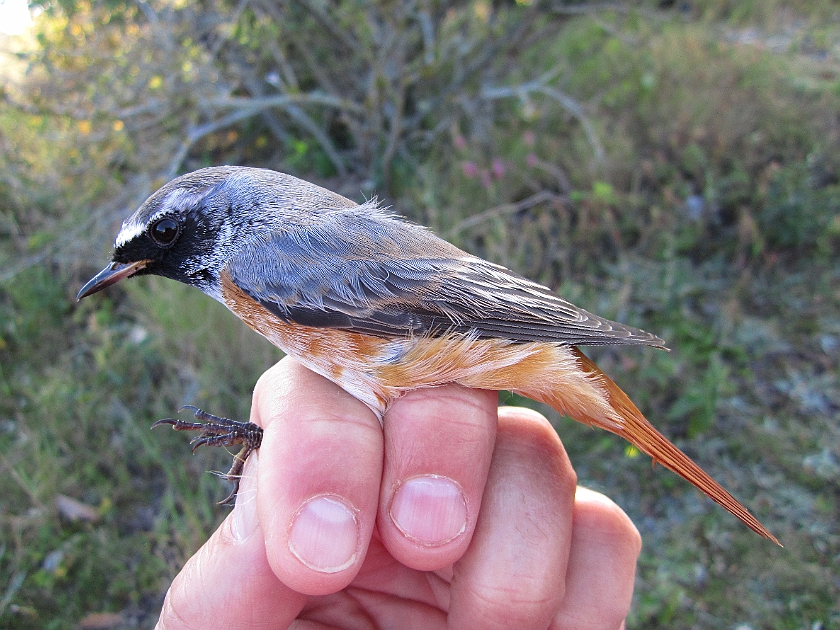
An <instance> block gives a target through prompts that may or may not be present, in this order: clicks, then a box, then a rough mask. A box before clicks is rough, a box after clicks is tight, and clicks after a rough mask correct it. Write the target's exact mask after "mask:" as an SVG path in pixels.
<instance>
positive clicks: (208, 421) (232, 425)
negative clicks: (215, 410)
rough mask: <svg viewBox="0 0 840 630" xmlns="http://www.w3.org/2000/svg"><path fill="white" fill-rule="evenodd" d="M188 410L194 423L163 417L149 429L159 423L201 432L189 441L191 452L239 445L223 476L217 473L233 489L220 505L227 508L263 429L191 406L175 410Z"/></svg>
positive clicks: (260, 441) (260, 438) (233, 497)
mask: <svg viewBox="0 0 840 630" xmlns="http://www.w3.org/2000/svg"><path fill="white" fill-rule="evenodd" d="M184 409H191V410H192V412H193V416H194V417H195V419H196V420H198V422H185V421H184V420H178V419H175V418H163V419H162V420H158V421H157V422H155V423H154V424H153V425H152V428H153V429H154V428H155V427H159V426H160V425H162V424H169V425H171V426H172V428H173V429H174V430H175V431H201V433H199V434H198V435H197V436H195V437H194V438H193V439H192V440H190V444H192V445H193V449H192V450H193V453H195V451H196V449H197V448H198V447H199V446H203V445H205V444H206V445H207V446H223V447H224V446H233V445H235V444H241V445H242V449H241V450H240V451H239V452H238V453H237V454H236V455H234V456H233V465H232V466H231V467H230V470H229V471H227V473H226V474H220V475H219V476H220V477H222V479H225V480H227V481H230V482H231V483H232V484H233V490H232V491H231V493H230V494H229V495H228V496H227V498H226V499H225V500H224V501H221V502H220V505H231V504H233V500H234V499H235V498H236V493H237V492H238V491H239V479H240V478H241V476H242V468H243V467H244V466H245V460H247V459H248V456H249V455H250V454H251V453H252V452H253V451H255V450H257V449H258V448H259V447H260V444H261V443H262V436H263V430H262V428H261V427H260V426H259V425H256V424H254V423H253V422H237V421H236V420H230V419H229V418H220V417H218V416H214V415H213V414H210V413H207V412H206V411H202V410H201V409H198V408H197V407H193V406H192V405H184V406H183V407H181V408H180V409H179V410H178V411H183V410H184Z"/></svg>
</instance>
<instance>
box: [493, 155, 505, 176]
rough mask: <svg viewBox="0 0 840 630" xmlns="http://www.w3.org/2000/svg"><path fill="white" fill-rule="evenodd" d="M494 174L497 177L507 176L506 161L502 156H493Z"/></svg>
mask: <svg viewBox="0 0 840 630" xmlns="http://www.w3.org/2000/svg"><path fill="white" fill-rule="evenodd" d="M493 175H494V176H495V177H496V179H501V178H502V177H504V176H505V162H504V160H502V158H493Z"/></svg>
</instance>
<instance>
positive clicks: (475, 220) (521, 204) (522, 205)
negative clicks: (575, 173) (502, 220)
mask: <svg viewBox="0 0 840 630" xmlns="http://www.w3.org/2000/svg"><path fill="white" fill-rule="evenodd" d="M564 200H566V197H565V196H563V195H558V194H557V193H554V192H551V191H548V190H541V191H540V192H538V193H536V194H534V195H531V196H530V197H527V198H525V199H523V200H522V201H517V202H515V203H503V204H501V205H499V206H495V207H493V208H490V209H488V210H485V211H483V212H479V213H478V214H474V215H472V216H470V217H467V218H466V219H464V220H462V221H459V222H458V223H457V224H455V226H453V227H452V228H451V229H449V230H448V231H447V232H446V233H445V234H444V237H445V238H452V237H453V236H456V235H457V234H459V233H461V232H463V231H464V230H468V229H470V228H473V227H475V226H477V225H481V224H482V223H484V222H485V221H488V220H489V219H492V218H495V217H500V216H504V215H506V214H516V213H517V212H521V211H522V210H527V209H528V208H533V207H534V206H536V205H539V204H541V203H543V202H545V201H564Z"/></svg>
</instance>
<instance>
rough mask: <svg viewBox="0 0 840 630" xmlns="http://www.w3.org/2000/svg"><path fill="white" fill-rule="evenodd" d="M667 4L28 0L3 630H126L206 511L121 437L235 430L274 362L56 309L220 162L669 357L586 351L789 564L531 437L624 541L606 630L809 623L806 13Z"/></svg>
mask: <svg viewBox="0 0 840 630" xmlns="http://www.w3.org/2000/svg"><path fill="white" fill-rule="evenodd" d="M667 4H668V3H654V2H649V3H639V4H638V5H636V8H634V9H623V8H622V7H620V6H612V7H611V8H608V9H601V10H592V9H589V8H587V7H583V8H581V7H579V6H577V5H575V6H571V7H570V6H567V5H563V4H561V3H557V4H550V3H540V2H517V3H511V2H507V3H506V2H497V3H489V2H485V1H482V0H474V1H472V2H467V3H459V4H452V5H448V4H445V3H438V2H428V3H412V2H396V3H394V2H390V3H379V2H374V3H369V2H368V3H361V2H358V3H356V2H347V3H330V2H326V3H316V2H311V1H309V0H295V1H292V0H279V1H277V2H271V1H269V0H252V1H251V2H248V3H230V2H223V1H220V0H208V1H205V2H201V3H198V4H195V3H183V2H148V3H147V2H131V3H128V2H120V1H118V0H108V1H106V2H88V1H84V2H75V1H71V0H61V1H60V2H55V3H43V6H44V8H45V12H44V14H43V15H42V16H41V18H40V19H39V21H38V24H37V37H36V39H35V41H34V42H33V43H32V44H31V46H30V47H29V49H28V51H27V52H26V53H25V54H24V53H21V54H20V55H19V58H21V59H23V60H24V61H25V62H26V63H27V64H28V67H27V71H26V73H25V74H22V75H20V76H16V77H11V78H13V79H14V80H11V79H10V80H9V81H8V84H7V85H6V86H5V88H4V89H3V92H2V96H3V100H2V102H0V469H2V471H3V475H4V477H5V478H6V479H7V484H6V487H5V489H4V493H3V494H2V496H0V625H3V626H4V627H5V626H13V627H55V628H60V627H74V626H75V625H76V624H77V623H78V621H79V620H80V619H82V618H84V617H85V615H87V614H90V613H95V612H103V611H113V612H118V613H119V614H120V616H121V619H122V620H123V622H124V623H125V624H126V625H131V624H134V625H138V626H141V627H146V626H151V625H152V623H153V620H154V618H155V616H156V614H157V610H158V608H159V606H160V602H161V600H162V596H163V593H164V592H165V589H166V585H167V583H168V580H169V579H170V578H171V577H172V575H174V573H175V572H176V571H177V570H178V568H179V567H180V566H181V564H182V563H183V561H184V559H185V558H186V557H188V556H189V555H190V554H191V553H192V552H193V551H194V550H195V549H196V547H197V546H198V545H199V544H200V543H201V541H202V540H203V539H204V538H205V537H206V535H207V533H208V532H209V531H211V529H212V528H213V527H214V524H215V523H216V521H217V520H219V518H220V517H221V516H223V513H221V512H219V511H217V510H216V509H215V507H214V501H216V500H218V499H219V498H221V497H222V496H223V493H224V489H222V488H219V484H218V481H217V480H216V479H215V477H212V476H210V475H206V474H203V473H204V471H206V470H208V469H219V468H223V467H224V466H225V463H226V462H225V455H224V454H223V453H208V452H199V454H197V455H196V456H195V457H194V458H190V457H188V456H187V455H186V454H185V452H184V451H185V445H184V440H183V439H182V437H183V436H178V435H177V434H171V433H169V432H163V433H159V434H158V433H155V434H149V432H148V431H147V427H148V425H149V424H151V422H152V421H154V420H155V419H157V418H160V417H164V416H168V415H171V414H172V413H174V411H175V410H176V409H177V408H178V407H179V406H180V405H181V404H184V403H197V404H201V405H202V406H204V407H207V408H210V409H213V410H214V411H215V410H218V411H221V412H223V413H225V414H226V415H231V416H234V417H245V416H246V415H247V408H248V402H249V391H250V388H251V387H252V386H253V383H254V382H255V380H256V378H257V376H258V374H259V373H260V372H261V371H262V370H263V369H265V367H267V366H268V365H269V364H270V363H271V361H273V360H274V359H275V358H276V354H275V353H274V351H273V349H272V348H271V347H270V346H269V345H267V344H265V343H263V342H262V340H261V339H259V338H257V337H256V336H255V335H254V334H253V333H251V332H250V331H248V330H246V329H245V328H244V327H242V326H241V325H240V324H239V322H236V321H233V318H230V317H228V314H227V313H226V312H224V309H222V308H221V307H220V306H219V305H217V304H215V303H211V302H212V301H210V300H206V299H204V296H202V295H200V294H198V293H196V292H190V291H189V290H187V289H186V288H185V287H181V286H173V283H168V282H165V281H159V280H158V281H155V280H138V281H136V282H135V283H128V284H127V286H126V287H124V288H121V287H114V288H113V290H109V292H108V293H107V294H103V296H102V297H101V298H100V296H97V299H96V300H94V301H90V302H85V303H82V304H81V305H74V304H73V303H72V299H73V294H74V292H75V289H76V288H77V286H78V284H79V281H80V280H81V279H83V278H86V277H87V276H88V275H89V274H90V273H91V272H92V271H95V270H96V269H98V268H99V267H100V266H101V264H102V263H103V262H104V260H105V256H106V252H105V249H104V247H105V245H104V244H105V243H106V242H107V240H108V239H110V238H111V237H112V236H113V233H114V231H115V228H116V226H117V225H118V221H119V219H121V218H122V216H124V215H125V213H126V212H127V211H128V210H129V209H131V208H133V207H135V206H136V205H137V204H138V203H139V202H141V201H142V199H143V198H145V196H146V195H147V194H148V193H149V192H150V191H151V190H152V189H153V188H155V187H156V186H157V185H159V184H160V183H162V182H163V181H164V180H165V179H166V178H168V177H169V176H171V175H173V174H175V173H176V172H179V171H182V170H190V169H193V168H197V167H199V166H204V165H208V164H219V163H243V164H253V165H262V166H268V167H272V168H278V169H280V170H291V171H293V172H295V173H297V174H300V175H302V176H304V177H307V178H309V179H318V180H320V181H322V182H325V183H326V184H328V185H329V186H330V187H331V188H333V189H336V190H339V191H341V192H344V193H345V194H348V195H350V196H352V197H354V198H357V199H359V198H361V196H362V195H370V194H373V193H374V192H379V193H380V194H383V195H384V196H385V197H386V200H387V201H388V202H392V203H393V204H394V205H395V206H396V209H397V210H398V211H400V212H403V213H405V214H408V215H410V216H411V217H412V218H414V219H416V220H418V221H421V222H423V223H426V224H429V225H432V226H433V227H434V228H435V229H436V230H437V231H438V232H439V233H441V234H442V235H444V236H446V237H448V238H450V239H451V240H453V241H455V242H456V243H458V244H459V245H461V246H464V247H466V248H467V249H469V250H470V251H472V252H474V253H476V254H479V255H482V256H485V257H488V258H490V259H492V260H495V261H497V262H500V263H502V264H505V265H507V266H510V267H512V268H514V269H516V270H517V271H519V272H521V273H523V274H525V275H527V276H529V277H532V278H535V279H538V280H540V281H542V282H544V283H545V284H548V285H550V286H552V287H555V288H557V289H558V290H559V291H560V292H561V293H562V294H563V295H564V296H566V297H567V298H568V299H570V300H572V301H573V302H575V303H578V304H580V305H582V306H585V307H586V308H587V309H589V310H592V311H594V312H598V313H600V314H604V315H606V316H608V317H612V318H615V319H619V320H622V321H626V322H628V323H631V324H634V325H638V326H641V327H643V328H646V329H649V330H653V331H656V332H657V333H658V334H660V335H661V336H663V338H665V339H667V341H668V343H669V345H670V346H671V347H672V348H673V349H674V350H673V352H671V353H664V352H655V351H644V352H643V351H625V352H621V353H619V352H616V351H614V350H609V349H601V350H600V351H598V352H594V353H593V354H595V355H597V359H598V362H599V364H601V365H602V367H603V368H604V369H605V370H606V371H607V372H609V373H611V374H614V375H615V376H616V379H617V380H618V381H619V383H620V384H621V385H622V386H623V387H624V388H625V389H626V390H628V391H629V392H630V393H632V395H633V398H634V399H636V400H637V401H638V402H639V404H640V406H641V407H642V408H643V409H644V410H645V411H646V413H647V414H648V416H649V417H651V419H653V420H654V421H655V423H657V424H658V425H659V426H661V427H663V430H664V431H665V433H666V434H668V435H669V436H671V437H672V438H674V439H675V441H676V442H677V443H678V444H679V445H680V446H681V447H683V448H684V449H685V450H687V451H688V452H689V454H691V455H692V456H694V457H695V458H696V459H697V460H698V461H699V462H701V463H702V464H703V465H704V467H706V468H707V469H708V470H709V472H710V473H712V474H713V476H715V477H716V478H720V479H721V480H722V481H723V482H724V485H726V486H727V487H729V488H731V489H732V490H733V492H734V493H735V494H736V496H738V497H739V498H741V499H742V500H743V501H744V502H745V503H746V504H748V505H750V506H751V507H752V508H754V510H755V511H756V512H757V513H759V514H760V515H761V516H762V520H767V521H769V522H768V525H769V526H770V528H771V530H773V532H774V533H776V534H777V535H778V536H779V537H780V538H781V539H782V541H783V542H784V543H785V544H786V545H787V547H786V549H785V550H775V549H772V550H769V551H768V548H767V546H765V545H763V544H762V542H761V541H758V540H757V539H755V537H754V536H753V535H752V534H751V533H750V532H748V531H745V530H743V529H742V528H740V527H739V525H738V524H737V523H735V522H734V519H730V518H729V517H727V516H726V515H724V514H722V512H721V511H720V510H719V509H717V508H716V507H715V506H713V505H712V504H711V503H710V502H708V501H705V500H698V499H699V496H698V495H697V494H696V493H695V492H694V491H693V490H692V489H691V488H690V487H687V484H684V483H682V482H681V481H680V480H679V479H677V478H676V477H674V476H673V475H669V474H665V473H664V472H663V471H661V470H659V469H656V470H654V471H650V466H649V464H648V460H647V458H645V457H639V456H638V453H635V452H633V451H632V450H626V448H625V444H623V443H621V442H620V441H618V440H615V439H613V438H612V436H609V435H606V434H603V433H596V432H592V431H589V430H588V429H586V428H585V427H580V426H579V425H574V424H572V423H568V422H562V421H561V420H560V419H558V418H553V420H556V421H557V422H558V428H559V430H560V432H561V435H562V436H563V438H564V441H565V443H566V446H567V449H568V450H569V452H570V454H571V455H572V458H573V461H574V462H575V465H576V468H577V470H578V473H579V476H580V478H581V480H582V481H583V482H585V483H586V484H587V485H590V486H593V487H596V488H598V489H601V490H603V491H605V492H607V493H608V494H610V495H611V496H613V497H615V498H616V500H618V501H619V503H621V504H622V506H623V507H624V508H625V509H626V510H628V512H629V513H630V514H631V516H632V517H633V519H634V521H635V522H636V523H637V524H638V526H639V528H640V530H641V532H642V534H643V538H644V539H645V544H646V547H645V551H644V553H643V556H642V560H641V565H640V571H639V578H638V587H637V596H636V604H635V606H634V611H633V614H632V618H631V623H630V627H632V626H634V625H635V626H637V627H648V628H656V627H674V626H679V627H688V626H691V627H697V628H718V627H736V626H738V624H741V625H740V627H751V628H759V627H762V628H763V627H768V628H769V627H784V628H801V627H809V628H815V627H824V628H828V627H831V626H832V625H833V624H835V625H836V624H837V623H840V609H838V608H837V604H836V602H837V601H840V587H838V584H837V582H836V575H833V573H832V570H833V567H834V564H836V558H837V555H838V553H840V531H838V528H837V522H838V516H840V503H838V497H837V493H836V492H834V489H835V488H836V487H837V486H838V483H840V472H838V471H840V465H838V461H840V451H838V450H837V444H840V427H839V426H838V424H837V410H838V408H840V387H838V380H837V376H838V370H839V369H840V366H839V365H838V359H837V356H838V354H837V349H838V347H840V293H838V292H837V288H836V287H837V286H838V280H840V267H838V265H837V262H836V260H837V254H838V247H840V218H838V216H840V215H839V214H838V207H837V203H838V202H837V199H838V192H840V191H838V181H840V180H838V167H840V165H838V164H837V157H836V156H837V155H838V154H840V153H838V146H837V145H838V126H837V121H836V111H838V105H840V103H838V99H840V90H838V89H837V77H838V76H840V71H838V65H837V64H838V59H837V58H836V56H835V55H836V53H834V52H833V51H834V50H835V49H834V48H833V46H835V45H836V41H837V38H838V36H840V30H838V28H837V25H836V17H833V16H834V11H835V9H834V8H833V6H831V3H828V2H820V1H817V0H814V1H812V2H806V1H805V0H802V1H801V2H797V3H778V2H767V3H754V2H743V3H732V2H726V1H724V0H704V1H702V2H701V1H697V2H693V3H673V5H674V8H673V9H672V10H671V11H663V10H660V9H659V8H658V7H659V6H660V5H667ZM831 20H834V21H831ZM779 42H782V44H781V45H780V44H779ZM514 402H516V403H517V404H528V401H522V400H517V399H514ZM59 495H65V496H69V497H73V498H75V499H77V500H80V501H82V502H84V503H85V504H87V505H88V506H90V507H92V508H93V510H94V512H95V514H96V516H95V518H90V519H88V520H84V519H83V520H77V521H72V520H70V519H69V518H68V517H67V516H66V513H65V512H63V511H62V510H60V509H59V507H58V506H57V503H56V498H57V497H58V496H59ZM834 574H836V570H834Z"/></svg>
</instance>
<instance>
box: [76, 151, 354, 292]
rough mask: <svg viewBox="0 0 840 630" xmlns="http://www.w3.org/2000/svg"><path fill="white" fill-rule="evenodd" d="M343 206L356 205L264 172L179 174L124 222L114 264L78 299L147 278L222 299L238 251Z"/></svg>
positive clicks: (231, 168) (225, 168)
mask: <svg viewBox="0 0 840 630" xmlns="http://www.w3.org/2000/svg"><path fill="white" fill-rule="evenodd" d="M346 205H355V204H353V203H352V202H350V201H348V200H347V199H344V198H343V197H340V196H339V195H335V194H333V193H330V192H329V191H326V190H324V189H322V188H318V187H317V186H314V185H313V184H309V183H308V182H304V181H302V180H298V179H296V178H294V177H292V176H290V175H285V174H283V173H278V172H275V171H270V170H265V169H256V168H246V167H237V166H219V167H211V168H205V169H201V170H199V171H195V172H193V173H188V174H186V175H182V176H181V177H178V178H177V179H174V180H172V181H171V182H169V183H168V184H166V185H165V186H163V187H162V188H161V189H160V190H158V191H157V192H155V193H154V194H153V195H152V196H151V197H149V198H148V199H147V200H146V201H145V202H144V203H143V205H141V206H140V207H139V208H138V209H137V210H136V211H135V212H134V214H132V215H131V216H130V217H128V218H127V219H126V220H125V221H124V222H123V224H122V228H121V229H120V231H119V233H118V234H117V238H116V241H115V243H114V254H113V258H112V262H111V263H110V264H109V265H108V266H107V267H105V269H103V270H102V271H100V272H99V273H98V274H97V275H96V276H94V277H93V278H92V279H91V280H90V281H89V282H88V283H87V284H85V285H84V286H83V287H82V288H81V290H80V291H79V293H78V295H77V299H82V298H83V297H87V296H88V295H92V294H93V293H96V292H97V291H101V290H102V289H104V288H106V287H108V286H110V285H112V284H115V283H116V282H119V281H120V280H123V279H124V278H129V277H131V276H139V275H146V274H154V275H158V276H164V277H166V278H171V279H173V280H178V281H179V282H183V283H185V284H189V285H191V286H194V287H197V288H199V289H201V290H202V291H204V292H205V293H207V294H208V295H210V296H212V297H214V298H216V299H221V294H220V288H219V282H220V280H219V277H220V274H221V271H222V269H223V268H224V265H225V263H226V262H227V261H228V260H229V259H230V257H231V256H232V255H234V253H235V252H236V251H239V250H241V249H242V248H243V247H248V246H249V245H251V246H253V245H254V244H255V243H257V242H259V240H260V238H265V235H266V234H269V233H273V232H277V231H281V230H283V229H284V226H285V225H288V224H293V223H294V224H299V223H302V222H303V223H305V222H308V221H310V220H311V217H312V216H313V213H315V212H316V211H317V208H319V207H325V208H329V207H337V206H346Z"/></svg>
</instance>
